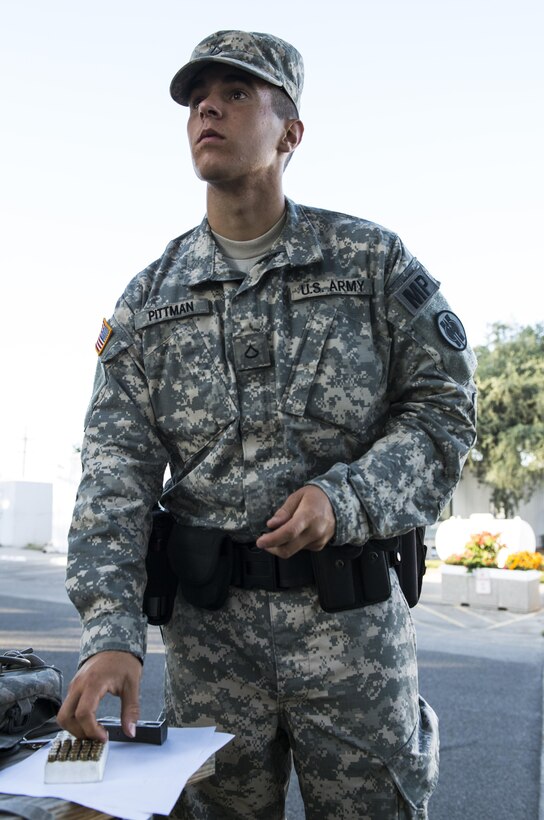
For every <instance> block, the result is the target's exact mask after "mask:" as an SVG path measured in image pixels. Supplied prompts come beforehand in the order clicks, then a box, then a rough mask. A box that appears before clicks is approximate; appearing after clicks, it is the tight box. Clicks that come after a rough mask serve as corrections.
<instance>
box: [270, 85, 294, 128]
mask: <svg viewBox="0 0 544 820" xmlns="http://www.w3.org/2000/svg"><path fill="white" fill-rule="evenodd" d="M270 90H271V99H272V110H273V112H274V114H276V116H277V117H279V118H280V119H282V120H298V111H297V107H296V105H295V103H294V102H293V100H292V99H291V97H290V96H289V95H288V94H287V93H286V92H285V91H284V90H283V88H280V86H277V85H272V84H270Z"/></svg>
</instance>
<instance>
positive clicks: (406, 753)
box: [385, 696, 439, 820]
mask: <svg viewBox="0 0 544 820" xmlns="http://www.w3.org/2000/svg"><path fill="white" fill-rule="evenodd" d="M438 762H439V739H438V718H437V716H436V714H435V712H434V710H433V709H432V708H431V707H430V706H429V704H428V703H427V702H426V701H425V700H424V699H423V698H422V697H421V696H420V697H419V721H418V723H417V725H416V727H415V728H414V731H413V732H412V734H411V736H410V738H409V740H408V741H407V743H405V744H404V746H403V747H402V748H401V749H399V751H398V752H396V754H395V755H393V757H392V758H390V760H387V761H385V763H386V766H387V768H388V769H389V771H390V773H391V777H392V778H393V780H394V781H395V783H396V786H397V788H398V790H399V791H400V793H401V794H402V797H403V798H404V800H405V802H406V809H407V814H408V817H409V818H410V820H426V818H427V804H428V802H429V798H430V796H431V795H432V793H433V791H434V789H435V788H436V784H437V782H438Z"/></svg>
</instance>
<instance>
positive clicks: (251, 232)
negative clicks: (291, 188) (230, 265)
mask: <svg viewBox="0 0 544 820" xmlns="http://www.w3.org/2000/svg"><path fill="white" fill-rule="evenodd" d="M206 205H207V216H208V222H209V225H210V228H211V229H212V231H215V233H218V234H220V235H221V236H224V237H226V238H228V239H233V240H235V241H237V242H244V241H247V240H248V239H255V238H256V237H258V236H262V235H263V234H264V233H266V232H267V231H268V230H270V228H271V227H272V226H273V225H275V224H276V222H277V221H278V220H279V219H280V218H281V215H282V214H283V212H284V210H285V197H284V194H283V190H282V187H281V185H279V186H277V187H276V188H275V187H274V186H269V187H267V188H266V190H261V189H260V188H259V189H256V188H254V187H252V188H250V189H249V190H244V191H240V190H232V189H229V190H226V189H225V188H222V187H218V186H215V185H211V184H208V188H207V196H206Z"/></svg>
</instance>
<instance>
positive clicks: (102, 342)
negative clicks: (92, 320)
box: [94, 319, 113, 356]
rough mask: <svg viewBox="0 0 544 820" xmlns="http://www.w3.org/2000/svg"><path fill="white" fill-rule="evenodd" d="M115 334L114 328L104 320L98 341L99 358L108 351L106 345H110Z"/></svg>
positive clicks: (96, 347) (96, 346)
mask: <svg viewBox="0 0 544 820" xmlns="http://www.w3.org/2000/svg"><path fill="white" fill-rule="evenodd" d="M112 334H113V328H112V326H111V325H110V324H108V322H106V320H105V319H102V327H101V329H100V333H99V334H98V339H97V340H96V344H95V346H94V347H95V350H96V352H97V353H98V355H99V356H101V355H102V353H103V352H104V350H105V349H106V345H107V344H108V342H109V340H110V339H111V337H112Z"/></svg>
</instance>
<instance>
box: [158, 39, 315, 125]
mask: <svg viewBox="0 0 544 820" xmlns="http://www.w3.org/2000/svg"><path fill="white" fill-rule="evenodd" d="M209 63H225V64H227V65H232V66H236V67H237V68H240V69H242V70H243V71H247V72H249V74H254V75H255V76H256V77H260V79H261V80H265V82H267V83H271V85H275V86H278V87H279V88H283V90H284V91H285V92H286V93H287V95H288V96H289V97H290V98H291V99H292V101H293V102H294V104H295V106H296V108H297V111H298V109H299V105H300V95H301V93H302V86H303V84H304V63H303V61H302V57H301V55H300V54H299V52H298V51H297V50H296V48H294V47H293V46H292V45H290V44H289V43H286V42H285V40H280V38H279V37H274V36H273V35H272V34H262V33H260V32H258V31H216V32H215V34H210V35H209V37H206V38H205V39H204V40H202V42H201V43H199V44H198V45H197V47H196V48H195V50H194V51H193V53H192V54H191V59H190V60H189V62H188V63H186V64H185V65H184V66H183V67H182V68H180V70H179V71H178V72H177V74H176V75H175V77H174V79H173V80H172V82H171V84H170V94H171V95H172V97H173V99H174V100H175V101H176V102H177V103H179V104H180V105H188V104H189V93H190V88H191V83H192V81H193V79H194V77H195V76H196V75H197V74H198V72H199V71H201V70H202V69H203V68H204V66H205V65H207V64H209Z"/></svg>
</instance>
